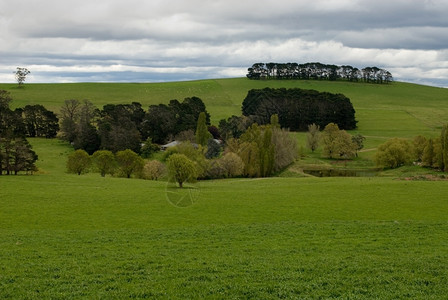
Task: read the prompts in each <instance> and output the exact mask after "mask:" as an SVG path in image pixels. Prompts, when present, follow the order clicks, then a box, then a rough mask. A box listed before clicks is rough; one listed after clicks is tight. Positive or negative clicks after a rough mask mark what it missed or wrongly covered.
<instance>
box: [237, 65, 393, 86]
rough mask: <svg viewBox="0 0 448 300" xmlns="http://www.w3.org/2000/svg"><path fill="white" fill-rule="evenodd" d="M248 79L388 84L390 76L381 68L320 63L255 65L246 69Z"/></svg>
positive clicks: (390, 80)
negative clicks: (361, 67) (359, 67)
mask: <svg viewBox="0 0 448 300" xmlns="http://www.w3.org/2000/svg"><path fill="white" fill-rule="evenodd" d="M246 76H247V78H249V79H304V80H310V79H314V80H348V81H354V82H356V81H363V82H369V83H390V82H392V81H393V77H392V74H391V73H390V72H389V71H387V70H385V69H381V68H377V67H365V68H363V69H361V70H360V69H358V68H355V67H352V66H337V65H327V64H321V63H318V62H317V63H305V64H298V63H273V62H271V63H255V64H253V65H252V67H250V68H248V73H247V75H246Z"/></svg>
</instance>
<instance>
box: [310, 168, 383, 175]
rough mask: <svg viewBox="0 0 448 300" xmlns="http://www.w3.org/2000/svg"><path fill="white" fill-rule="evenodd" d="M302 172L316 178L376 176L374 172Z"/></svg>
mask: <svg viewBox="0 0 448 300" xmlns="http://www.w3.org/2000/svg"><path fill="white" fill-rule="evenodd" d="M303 172H304V173H305V174H308V175H312V176H316V177H374V176H377V175H378V171H376V170H350V169H322V170H316V169H314V170H303Z"/></svg>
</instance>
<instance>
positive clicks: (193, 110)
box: [60, 97, 210, 154]
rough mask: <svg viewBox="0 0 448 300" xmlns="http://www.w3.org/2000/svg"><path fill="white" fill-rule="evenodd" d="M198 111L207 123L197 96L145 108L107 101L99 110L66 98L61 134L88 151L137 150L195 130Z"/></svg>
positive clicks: (208, 116) (78, 147)
mask: <svg viewBox="0 0 448 300" xmlns="http://www.w3.org/2000/svg"><path fill="white" fill-rule="evenodd" d="M201 112H204V113H205V119H206V122H207V124H209V123H210V115H209V114H208V113H207V111H206V109H205V105H204V103H203V102H202V100H201V99H200V98H198V97H192V98H185V99H184V101H183V102H179V101H178V100H171V101H170V103H169V104H168V105H165V104H159V105H151V106H150V107H149V109H148V111H145V110H144V109H143V108H142V105H141V104H140V103H138V102H132V103H131V104H118V105H115V104H107V105H105V106H103V109H102V110H99V109H97V108H96V107H95V106H94V105H93V104H92V103H91V102H90V101H88V100H84V101H83V102H81V101H79V100H66V101H65V102H64V105H63V106H62V107H61V130H60V137H61V138H62V139H64V140H66V141H68V142H70V143H72V144H73V145H74V147H75V149H84V150H86V151H87V152H88V153H89V154H92V153H94V152H95V151H97V150H99V149H102V150H110V151H112V152H114V153H115V152H118V151H121V150H125V149H130V150H132V151H134V152H136V153H140V152H141V146H142V144H151V143H158V144H162V143H165V142H167V141H170V140H172V139H173V138H174V137H175V136H176V135H178V134H179V133H181V132H185V131H188V130H192V131H194V129H195V128H196V122H197V120H198V117H199V114H200V113H201ZM145 141H146V142H145Z"/></svg>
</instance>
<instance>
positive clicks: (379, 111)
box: [0, 78, 448, 137]
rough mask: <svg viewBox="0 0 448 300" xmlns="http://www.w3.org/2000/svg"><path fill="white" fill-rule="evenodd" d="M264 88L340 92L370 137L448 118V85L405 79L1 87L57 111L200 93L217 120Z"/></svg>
mask: <svg viewBox="0 0 448 300" xmlns="http://www.w3.org/2000/svg"><path fill="white" fill-rule="evenodd" d="M265 87H272V88H279V87H285V88H292V87H299V88H304V89H315V90H318V91H327V92H332V93H342V94H344V95H346V96H347V97H349V98H350V100H351V101H352V103H353V105H354V107H355V110H356V118H357V120H358V121H359V123H358V127H359V128H358V131H359V132H361V133H362V134H364V135H366V136H372V137H373V136H379V137H391V136H402V137H412V136H415V135H417V134H423V135H433V134H435V133H436V132H437V130H438V129H440V128H441V125H442V124H444V123H446V122H447V121H448V89H443V88H435V87H429V86H422V85H416V84H410V83H402V82H394V83H392V84H389V85H377V84H365V83H350V82H342V81H337V82H331V81H300V80H299V81H297V80H269V81H263V80H261V81H255V80H248V79H246V78H232V79H215V80H199V81H185V82H167V83H67V84H27V85H25V88H23V89H18V88H17V87H16V85H14V84H0V89H5V90H7V91H9V92H10V93H11V94H12V97H13V99H14V101H13V103H12V106H13V107H20V106H24V105H26V104H42V105H44V106H45V107H46V108H47V109H50V110H53V111H55V112H58V111H59V108H60V107H61V105H62V103H63V101H64V100H66V99H79V100H82V99H89V100H90V101H92V102H93V103H94V104H95V105H97V106H98V107H102V106H103V105H105V104H108V103H112V104H118V103H130V102H132V101H137V102H140V103H142V105H143V107H144V108H147V107H148V106H149V105H151V104H159V103H168V102H169V100H171V99H178V100H183V99H184V98H185V97H191V96H198V97H200V98H201V99H202V100H203V101H204V102H205V104H206V106H207V110H208V111H209V112H210V114H211V118H212V123H214V124H217V123H218V121H219V120H220V119H223V118H227V117H229V116H231V115H233V114H234V115H240V114H241V103H242V101H243V99H244V98H245V96H246V94H247V92H248V91H249V90H250V89H254V88H265Z"/></svg>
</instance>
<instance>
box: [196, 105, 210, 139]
mask: <svg viewBox="0 0 448 300" xmlns="http://www.w3.org/2000/svg"><path fill="white" fill-rule="evenodd" d="M195 137H196V143H198V145H201V146H206V145H207V141H208V140H209V139H211V138H212V135H211V133H210V132H208V129H207V120H206V115H205V112H201V113H200V114H199V117H198V122H197V126H196V134H195Z"/></svg>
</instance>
